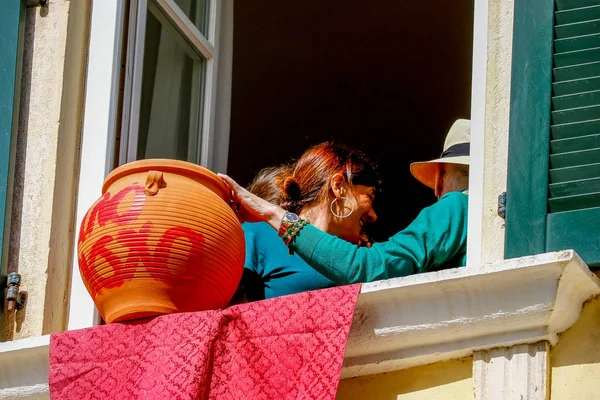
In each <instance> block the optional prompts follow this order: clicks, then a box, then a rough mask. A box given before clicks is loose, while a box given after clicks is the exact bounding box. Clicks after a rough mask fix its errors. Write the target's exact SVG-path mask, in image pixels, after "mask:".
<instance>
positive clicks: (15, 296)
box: [6, 272, 27, 312]
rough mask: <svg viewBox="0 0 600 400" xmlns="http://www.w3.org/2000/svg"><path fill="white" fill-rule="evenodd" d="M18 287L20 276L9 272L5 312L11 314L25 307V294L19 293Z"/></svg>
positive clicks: (19, 285)
mask: <svg viewBox="0 0 600 400" xmlns="http://www.w3.org/2000/svg"><path fill="white" fill-rule="evenodd" d="M20 287H21V275H19V274H17V273H16V272H11V273H10V274H8V277H7V282H6V302H7V307H6V310H7V311H8V312H12V311H13V310H15V309H17V310H20V309H21V308H23V307H24V306H25V301H26V300H27V293H26V292H21V291H20V290H19V289H20Z"/></svg>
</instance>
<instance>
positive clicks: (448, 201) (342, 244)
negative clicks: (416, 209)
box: [220, 175, 467, 284]
mask: <svg viewBox="0 0 600 400" xmlns="http://www.w3.org/2000/svg"><path fill="white" fill-rule="evenodd" d="M220 176H221V178H223V180H225V182H226V183H227V184H228V185H229V186H230V187H231V188H232V190H233V194H232V197H233V201H234V202H238V203H239V210H237V213H238V216H239V217H240V218H242V219H243V218H246V220H248V218H250V220H254V221H266V222H268V223H269V225H271V226H272V227H273V228H274V229H275V230H278V229H279V225H280V223H281V218H283V215H284V214H285V210H284V209H283V208H281V207H279V206H276V205H273V204H271V203H269V202H267V201H265V200H262V199H260V198H259V197H257V196H254V195H253V194H251V193H250V192H248V191H247V190H246V189H244V188H242V187H241V186H239V185H238V184H237V183H236V182H235V181H233V180H232V179H231V178H229V177H228V176H226V175H220ZM233 208H234V210H236V209H237V208H238V207H237V206H234V207H233ZM466 224H467V196H466V195H465V194H463V193H459V192H453V193H449V194H446V195H445V196H442V198H441V199H440V200H439V201H438V202H437V203H436V204H434V205H432V206H430V207H427V208H425V209H424V210H423V211H421V213H420V214H419V216H418V217H417V218H416V219H415V220H414V221H413V222H412V223H411V224H410V225H409V226H408V227H407V228H406V229H404V230H402V231H400V232H398V233H397V234H395V235H394V236H392V237H391V238H390V239H389V240H388V241H386V242H382V243H375V244H373V246H371V248H365V247H358V246H356V245H354V244H352V243H349V242H346V241H345V240H343V239H340V238H338V237H335V236H332V235H329V234H327V233H325V232H323V231H320V230H319V229H317V228H315V227H313V226H311V225H307V226H305V227H304V228H303V229H302V230H300V232H299V233H298V234H297V235H296V236H295V237H294V239H293V240H292V242H291V243H290V246H291V247H292V249H293V250H294V251H295V252H296V253H297V254H298V255H299V256H300V257H302V258H303V259H304V260H305V261H306V262H307V263H308V264H309V265H310V266H311V267H313V268H314V269H316V270H317V271H319V272H320V273H321V274H323V275H324V276H325V277H327V278H329V279H331V280H332V281H334V282H336V283H338V284H348V283H355V282H370V281H374V280H380V279H387V278H393V277H400V276H406V275H411V274H414V273H417V272H426V271H428V270H430V269H432V268H434V267H437V266H440V265H444V263H447V262H448V261H449V260H450V259H451V258H452V257H454V256H455V255H456V254H457V253H458V252H459V251H460V250H461V248H463V246H464V245H465V243H466V231H467V230H466Z"/></svg>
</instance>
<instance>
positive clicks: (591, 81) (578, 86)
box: [552, 65, 600, 96]
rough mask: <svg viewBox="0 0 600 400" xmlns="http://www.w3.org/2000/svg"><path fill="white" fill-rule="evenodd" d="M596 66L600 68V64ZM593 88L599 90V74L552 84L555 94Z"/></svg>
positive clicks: (589, 90)
mask: <svg viewBox="0 0 600 400" xmlns="http://www.w3.org/2000/svg"><path fill="white" fill-rule="evenodd" d="M598 67H599V68H600V65H598ZM595 90H600V76H596V77H593V78H583V79H574V80H571V81H565V82H556V83H553V84H552V91H553V93H554V95H555V96H566V95H569V94H574V93H582V92H592V91H595Z"/></svg>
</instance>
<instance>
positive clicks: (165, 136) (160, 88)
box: [137, 12, 205, 162]
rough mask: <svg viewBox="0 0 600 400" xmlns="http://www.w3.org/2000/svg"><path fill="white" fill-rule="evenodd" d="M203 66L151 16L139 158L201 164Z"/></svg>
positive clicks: (143, 85) (148, 16)
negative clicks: (176, 160) (199, 154)
mask: <svg viewBox="0 0 600 400" xmlns="http://www.w3.org/2000/svg"><path fill="white" fill-rule="evenodd" d="M204 64H205V61H204V60H194V59H192V58H191V57H190V56H189V55H188V53H186V52H185V51H184V49H183V48H182V46H181V42H180V41H178V40H177V39H176V38H175V37H174V36H173V33H172V31H171V30H169V29H165V27H164V26H163V25H161V23H160V22H159V21H158V19H157V18H156V17H155V16H154V15H153V14H152V13H151V12H149V13H148V14H147V20H146V35H145V41H144V62H143V73H142V93H141V99H140V119H139V131H138V143H137V158H138V159H140V158H170V159H178V160H187V161H192V162H198V161H199V160H198V157H197V154H198V150H197V148H198V143H199V141H200V128H199V127H200V121H201V117H202V116H201V112H202V107H201V106H200V105H201V99H202V86H203V84H202V82H203V77H202V75H203V69H204Z"/></svg>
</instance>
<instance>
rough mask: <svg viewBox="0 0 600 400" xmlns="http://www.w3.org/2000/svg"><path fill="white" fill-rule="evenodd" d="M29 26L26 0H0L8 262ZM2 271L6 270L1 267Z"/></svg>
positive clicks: (1, 224) (1, 162)
mask: <svg viewBox="0 0 600 400" xmlns="http://www.w3.org/2000/svg"><path fill="white" fill-rule="evenodd" d="M24 27H25V4H24V1H23V0H1V1H0V260H2V265H3V266H4V264H5V262H4V261H5V259H6V254H5V252H4V251H3V250H4V249H6V247H7V246H6V244H5V240H4V233H5V230H6V229H5V227H6V225H5V221H8V220H9V215H7V214H8V213H10V209H9V208H10V207H8V205H9V204H10V196H11V193H10V181H11V179H10V178H11V171H10V160H11V155H12V154H13V153H14V147H15V142H16V140H15V138H16V128H17V121H18V115H19V93H20V84H21V79H20V77H21V60H22V56H21V55H22V48H23V46H22V42H23V32H24ZM0 272H4V271H3V269H2V268H0Z"/></svg>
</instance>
